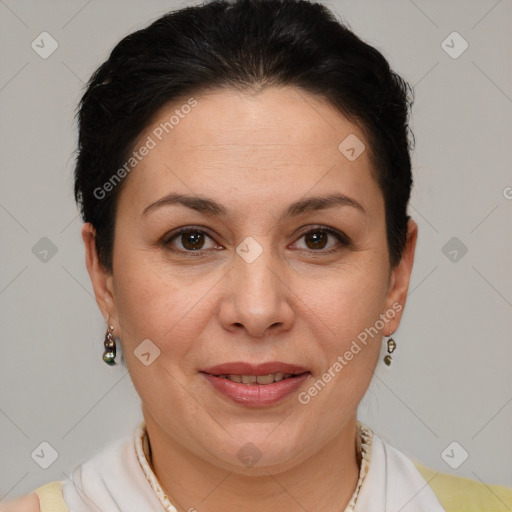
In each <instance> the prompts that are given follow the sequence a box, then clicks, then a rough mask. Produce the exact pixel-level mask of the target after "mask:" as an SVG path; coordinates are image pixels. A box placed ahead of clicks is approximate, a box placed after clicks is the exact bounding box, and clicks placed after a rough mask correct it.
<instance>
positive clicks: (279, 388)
mask: <svg viewBox="0 0 512 512" xmlns="http://www.w3.org/2000/svg"><path fill="white" fill-rule="evenodd" d="M202 375H204V376H205V377H206V379H207V380H208V382H210V383H211V385H212V386H213V387H214V388H215V389H216V390H217V391H219V392H220V393H222V394H223V395H225V396H227V397H228V398H231V400H234V401H235V402H237V403H239V404H244V405H249V406H252V407H263V406H265V405H273V404H276V403H277V402H280V401H281V400H283V399H284V398H286V397H287V396H288V395H290V394H291V393H293V392H294V391H297V389H299V388H300V387H301V386H302V384H303V383H304V381H305V380H306V379H307V378H308V377H309V375H310V374H309V372H306V373H301V374H300V375H297V376H296V377H290V378H288V379H283V380H280V381H279V382H273V383H272V384H243V383H239V382H233V381H232V380H229V379H224V378H222V377H216V376H215V375H210V374H208V373H202Z"/></svg>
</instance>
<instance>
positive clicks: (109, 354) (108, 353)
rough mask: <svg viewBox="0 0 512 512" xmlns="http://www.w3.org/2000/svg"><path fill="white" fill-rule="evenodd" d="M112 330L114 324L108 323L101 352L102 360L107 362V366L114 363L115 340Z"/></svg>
mask: <svg viewBox="0 0 512 512" xmlns="http://www.w3.org/2000/svg"><path fill="white" fill-rule="evenodd" d="M113 332H114V326H113V325H109V326H108V329H107V333H106V334H105V341H104V342H103V345H104V346H105V352H104V353H103V361H105V363H107V364H108V365H109V366H113V365H115V364H116V361H115V358H116V341H115V340H114V336H112V333H113Z"/></svg>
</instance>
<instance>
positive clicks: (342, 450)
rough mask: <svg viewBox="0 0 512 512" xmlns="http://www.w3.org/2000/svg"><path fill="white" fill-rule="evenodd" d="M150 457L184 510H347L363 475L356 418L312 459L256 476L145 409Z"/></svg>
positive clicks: (164, 485) (172, 498) (171, 497)
mask: <svg viewBox="0 0 512 512" xmlns="http://www.w3.org/2000/svg"><path fill="white" fill-rule="evenodd" d="M144 416H145V422H146V430H147V433H148V441H149V447H148V448H149V453H148V454H147V455H149V454H151V457H149V456H148V458H149V459H150V460H149V463H150V465H151V467H152V468H153V471H154V473H155V475H156V476H157V478H158V480H159V482H160V484H161V486H162V488H163V490H164V492H165V493H166V494H167V496H168V497H169V500H170V501H171V503H173V505H174V506H175V507H176V509H177V510H178V511H179V512H182V511H194V510H203V511H208V512H220V511H225V510H240V511H244V512H256V511H257V512H261V510H286V511H287V512H304V510H310V511H314V510H318V511H319V510H321V511H328V512H340V511H343V510H345V507H346V506H347V505H348V503H349V501H350V498H351V497H352V494H353V492H354V490H355V488H356V485H357V481H358V478H359V465H360V460H359V452H358V449H357V442H356V433H357V432H356V431H357V423H356V418H355V417H354V418H352V420H351V421H349V422H347V423H346V424H345V425H344V428H343V429H342V430H340V432H339V433H338V435H337V436H336V437H335V438H333V439H332V440H331V441H329V442H328V443H327V444H326V445H324V446H323V448H322V449H321V450H320V451H318V452H317V453H315V454H314V455H313V456H311V457H310V458H308V459H307V460H305V461H303V462H302V463H299V464H297V465H295V466H293V467H291V468H289V469H286V470H285V471H282V472H274V471H272V472H271V471H270V469H271V468H268V469H269V471H267V472H266V474H264V475H261V474H260V475H258V476H251V475H246V474H241V473H237V472H235V471H229V470H226V469H223V468H220V467H218V466H216V465H213V464H211V463H209V462H208V461H205V460H204V459H202V458H199V457H198V456H197V455H195V454H194V453H192V452H190V451H188V450H186V449H185V448H184V447H183V446H182V445H180V444H179V443H177V442H176V441H175V440H174V439H172V438H171V437H170V436H169V435H168V434H167V433H166V432H165V431H163V430H162V429H161V427H160V425H159V424H158V423H157V422H156V421H154V419H153V418H152V416H151V415H150V414H147V411H146V413H145V415H144Z"/></svg>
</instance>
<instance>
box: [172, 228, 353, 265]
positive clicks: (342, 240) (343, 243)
mask: <svg viewBox="0 0 512 512" xmlns="http://www.w3.org/2000/svg"><path fill="white" fill-rule="evenodd" d="M183 233H196V234H202V235H206V236H207V237H208V238H212V237H211V236H210V235H209V234H208V233H207V232H206V231H204V230H203V229H199V228H195V227H193V226H186V227H183V228H180V229H178V231H176V232H174V233H172V234H171V236H170V237H166V238H165V240H164V241H163V245H164V247H165V248H166V249H168V250H169V251H172V252H175V253H180V254H186V255H187V256H192V257H194V256H203V255H204V253H206V252H208V251H211V250H212V249H198V250H192V251H191V250H183V249H175V248H173V247H172V246H171V242H172V241H173V240H174V239H176V238H178V237H179V236H180V235H182V234H183ZM310 233H327V234H329V235H332V236H334V237H335V238H336V239H337V240H338V242H339V244H337V245H336V246H335V247H333V248H331V249H326V250H325V249H318V250H314V249H301V250H306V251H309V252H311V253H313V254H331V253H333V252H336V251H339V250H340V248H342V247H349V248H350V247H352V241H351V240H350V238H349V237H348V236H347V235H345V233H343V232H341V231H338V230H337V229H333V228H328V227H324V226H318V227H314V228H311V229H308V230H307V231H304V232H302V233H300V235H299V238H298V239H297V240H300V238H302V237H303V236H306V235H308V234H310Z"/></svg>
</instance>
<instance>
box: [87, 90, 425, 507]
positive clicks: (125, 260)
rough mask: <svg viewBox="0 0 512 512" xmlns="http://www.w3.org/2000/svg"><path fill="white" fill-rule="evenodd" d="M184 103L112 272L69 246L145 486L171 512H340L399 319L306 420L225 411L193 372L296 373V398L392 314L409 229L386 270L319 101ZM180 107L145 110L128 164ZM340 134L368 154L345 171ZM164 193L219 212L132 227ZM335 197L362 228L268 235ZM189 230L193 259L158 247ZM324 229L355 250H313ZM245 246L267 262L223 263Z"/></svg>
mask: <svg viewBox="0 0 512 512" xmlns="http://www.w3.org/2000/svg"><path fill="white" fill-rule="evenodd" d="M195 98H196V100H197V101H198V104H197V106H196V107H195V108H194V109H192V111H191V112H190V113H189V114H188V115H187V116H185V117H184V118H183V119H180V122H179V124H178V125H176V126H175V127H174V128H173V130H172V132H171V133H170V134H169V135H166V136H165V138H164V139H163V140H162V141H161V142H158V144H157V145H156V147H155V148H154V149H152V150H151V151H150V152H149V154H148V155H147V156H146V157H145V158H144V159H143V160H142V161H141V162H140V163H139V164H138V165H137V166H136V167H135V168H134V169H133V170H132V171H131V173H130V175H129V177H128V178H127V181H126V183H125V185H124V187H123V189H122V192H121V194H120V198H119V203H118V208H117V217H116V228H115V239H114V249H113V272H108V271H106V270H105V269H104V268H103V267H102V266H101V265H100V263H99V261H98V258H97V254H96V248H95V243H94V228H93V227H92V226H91V225H90V224H85V225H84V227H83V231H82V236H83V240H84V243H85V248H86V262H87V268H88V271H89V274H90V277H91V280H92V284H93V287H94V291H95V295H96V299H97V302H98V305H99V307H100V309H101V311H102V313H103V315H104V317H105V320H106V321H109V322H110V324H112V325H113V326H114V328H115V332H114V333H115V336H116V337H120V339H121V343H122V348H123V353H124V358H125V361H126V364H127V367H128V370H129V372H130V376H131V378H132V381H133V383H134V386H135V388H136V390H137V392H138V394H139V395H140V398H141V401H142V411H143V415H144V419H145V421H146V427H147V430H148V435H149V439H150V443H151V448H152V460H153V466H154V470H155V473H156V475H157V477H158V479H159V481H160V482H161V484H162V486H163V488H164V490H165V491H166V493H167V494H168V496H169V498H170V500H171V502H173V504H174V505H175V506H176V507H177V508H178V509H179V510H189V509H190V508H191V507H195V508H196V509H197V510H199V511H208V512H210V511H212V512H217V511H221V510H239V511H247V512H249V511H251V512H252V511H261V510H286V511H289V512H295V511H301V512H302V511H303V510H308V511H311V512H313V511H338V510H344V508H345V506H346V504H347V503H348V501H349V500H350V497H351V495H352V493H353V491H354V489H355V487H356V483H357V479H358V472H359V467H358V462H357V459H356V444H355V435H356V411H357V406H358V404H359V401H360V400H361V398H362V397H363V395H364V393H365V392H366V390H367V388H368V386H369V384H370V381H371V378H372V375H373V371H374V369H375V366H376V365H377V363H378V362H379V354H380V350H381V341H382V335H388V334H389V333H390V332H395V331H396V330H397V328H398V325H399V322H400V319H401V314H402V312H403V309H402V311H401V312H398V313H397V314H396V315H395V317H394V319H392V320H390V321H388V322H387V323H386V324H385V326H384V327H383V329H382V331H381V332H379V335H378V336H375V337H374V338H373V339H372V340H371V341H370V342H369V343H368V344H367V346H366V347H365V348H363V349H362V350H361V351H360V352H359V353H358V354H357V355H355V356H354V358H353V359H352V360H351V361H350V362H349V363H348V364H347V365H346V366H344V367H343V370H342V371H340V372H339V373H337V375H336V377H335V378H334V379H333V380H331V382H329V383H328V384H327V385H326V386H325V388H324V389H323V390H322V391H321V392H320V393H318V395H317V396H315V397H314V398H312V399H311V401H310V402H309V403H308V404H307V405H303V404H301V403H300V402H299V400H298V398H297V395H298V392H296V393H293V394H292V395H291V396H289V397H287V398H286V399H285V400H283V401H282V402H280V403H278V404H275V405H270V406H265V407H260V408H252V407H248V406H246V405H241V404H237V403H234V402H232V401H230V400H229V399H227V398H226V397H224V396H223V395H220V394H219V393H218V392H217V391H215V390H214V389H213V388H212V386H211V385H210V384H209V383H208V382H207V381H206V380H205V379H204V377H203V376H202V375H201V374H200V373H199V371H200V370H201V369H204V368H206V367H208V366H213V365H216V364H220V363H224V362H233V361H249V362H252V363H260V362H267V361H283V362H288V363H296V364H300V365H303V366H306V367H307V368H308V369H309V370H310V372H311V376H310V377H309V378H308V381H307V382H306V383H305V384H304V386H303V387H302V388H301V389H300V390H299V391H304V390H307V388H308V387H309V386H311V384H312V383H313V382H315V381H316V380H317V379H318V378H320V377H321V376H322V375H323V374H324V373H325V372H326V371H327V369H328V368H329V367H331V366H332V365H333V363H334V362H335V361H336V360H337V357H338V356H340V355H343V354H344V353H345V352H346V351H347V350H348V349H349V347H350V345H351V344H352V342H353V340H355V339H356V338H357V336H358V334H359V333H360V332H362V331H364V329H365V328H368V327H370V326H373V325H374V324H375V322H376V320H377V319H378V318H379V315H381V314H384V313H385V312H386V311H388V310H390V309H392V306H393V304H396V303H399V304H400V305H401V306H402V308H403V307H404V306H405V301H406V295H407V289H408V286H409V278H410V274H411V270H412V265H413V259H414V250H415V245H416V238H417V225H416V223H415V222H414V221H412V220H411V221H409V225H408V242H407V246H406V249H405V251H404V253H403V257H402V260H401V262H400V263H399V265H398V266H396V267H395V268H393V269H392V268H391V267H390V262H389V254H388V246H387V241H386V230H385V216H384V199H383V196H382V193H381V191H380V189H379V187H378V185H377V183H376V181H375V180H374V177H373V173H372V164H371V161H370V154H369V143H368V142H367V140H366V138H365V135H364V133H363V132H362V131H361V129H360V128H359V127H358V126H356V125H355V124H353V123H352V122H350V121H349V120H348V119H346V118H345V117H344V116H342V115H341V114H340V113H339V112H338V111H337V110H335V109H334V108H333V107H332V106H331V105H329V104H328V103H326V102H323V101H321V100H320V99H319V98H317V97H315V96H312V95H310V94H308V93H306V92H304V91H302V90H300V89H297V88H293V87H280V88H277V87H272V88H265V89H263V90H261V91H260V92H258V93H240V92H234V91H230V90H227V89H222V90H216V91H209V92H208V93H206V92H204V93H202V94H200V95H197V96H195ZM185 102H186V98H185V99H184V100H183V102H181V103H180V102H176V103H174V104H173V105H172V106H168V107H166V108H165V109H163V110H162V111H161V112H159V113H158V115H157V116H156V117H155V119H154V122H153V124H152V125H151V126H150V127H149V128H148V129H147V130H145V131H144V132H143V133H141V136H140V138H139V141H138V142H137V144H136V145H135V148H134V149H137V148H138V147H140V145H142V144H143V143H144V141H145V140H146V139H147V137H148V135H151V133H152V130H153V129H154V128H155V126H157V125H158V124H159V123H160V122H165V121H167V120H168V119H169V117H170V116H171V115H172V114H173V112H174V110H175V109H176V108H179V107H180V105H183V104H184V103H185ZM350 134H355V135H356V136H357V137H358V138H359V139H360V140H361V141H363V142H364V143H365V145H366V148H367V149H366V151H364V152H363V153H362V154H361V155H360V156H359V157H358V158H357V159H356V160H355V161H353V162H351V161H349V160H348V159H347V158H345V156H343V155H342V154H341V152H340V151H339V150H338V145H339V144H340V142H341V141H343V140H344V139H345V138H346V137H347V136H348V135H350ZM170 192H175V193H182V194H191V195H200V196H205V197H209V198H212V199H214V200H215V201H217V202H218V203H220V204H222V205H223V206H224V207H225V208H226V209H227V210H228V213H227V215H226V216H224V217H219V216H216V215H212V214H209V213H201V212H197V211H195V210H192V209H190V208H187V207H185V206H183V205H176V204H175V205H166V206H161V207H154V208H151V209H150V210H149V212H148V213H147V214H146V215H143V211H144V209H145V208H146V207H148V205H150V204H152V203H154V202H155V201H157V200H159V199H160V198H162V197H164V196H166V195H167V194H169V193H170ZM333 192H338V193H341V194H344V195H346V196H349V197H350V198H352V199H354V200H355V201H357V202H358V203H360V205H361V206H362V207H363V208H364V210H365V212H362V211H360V210H359V209H357V208H355V207H353V206H350V205H344V206H340V205H337V206H334V207H331V208H328V209H322V210H318V211H306V212H303V213H302V214H300V215H298V216H295V217H285V218H283V219H281V220H279V218H280V216H281V215H282V213H283V212H284V211H285V210H286V208H287V206H288V205H289V204H291V203H293V202H295V201H297V200H299V199H303V198H304V197H310V196H322V195H327V194H332V193H333ZM187 226H190V227H191V228H201V229H203V230H205V231H207V233H208V235H207V236H205V237H204V239H203V242H202V244H203V245H202V248H203V249H204V251H203V253H202V254H200V255H199V256H197V254H198V251H192V250H191V249H190V247H191V242H190V241H188V245H187V240H188V239H187V238H186V237H183V236H181V237H180V236H178V237H176V238H174V239H173V240H169V239H170V238H172V235H173V233H174V232H175V231H176V230H177V228H180V227H187ZM320 227H330V228H333V229H337V230H339V231H341V232H343V233H345V234H346V235H347V236H348V237H349V238H350V240H351V243H350V244H349V245H343V244H342V243H341V242H340V241H339V240H338V239H336V237H335V236H334V235H327V236H326V237H325V238H324V239H322V238H321V240H320V242H318V241H317V240H316V239H315V238H314V234H313V238H312V237H311V234H310V235H308V236H304V233H305V232H307V231H309V230H313V231H314V233H316V235H317V236H320V237H321V233H318V228H320ZM191 230H192V231H193V229H191ZM249 236H250V237H253V238H254V239H255V240H256V241H257V242H258V244H259V245H260V246H261V248H262V250H263V252H262V253H261V255H260V256H259V257H258V258H257V259H256V260H255V261H253V262H252V263H248V262H246V261H245V260H244V259H243V258H241V257H240V256H239V255H238V254H237V252H236V248H237V246H238V245H239V244H240V243H241V242H242V241H243V240H244V239H245V238H246V237H249ZM165 242H168V243H167V245H166V243H165ZM192 243H193V242H192ZM315 243H316V245H315ZM197 246H198V247H201V241H199V242H198V243H197ZM172 248H174V250H175V252H173V251H172V250H171V249H172ZM187 249H188V252H186V251H187ZM330 249H334V251H333V252H326V251H329V250H330ZM191 253H194V254H192V255H191ZM145 339H150V340H151V341H152V343H154V345H156V346H157V347H158V348H159V350H160V355H159V356H158V357H157V358H156V359H155V360H154V361H153V362H152V363H151V364H150V365H148V366H145V365H144V364H142V363H141V362H140V361H139V359H138V358H137V357H136V356H135V354H134V350H135V349H136V348H137V346H138V345H139V344H140V343H141V342H142V341H143V340H145ZM247 443H252V444H254V445H255V446H256V447H257V449H258V450H259V452H260V453H261V459H260V460H259V461H258V463H257V464H256V465H254V466H252V467H246V466H245V465H244V464H243V462H242V461H241V460H240V459H239V458H238V456H237V454H238V452H239V450H240V449H241V448H242V447H244V446H245V445H246V444H247Z"/></svg>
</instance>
